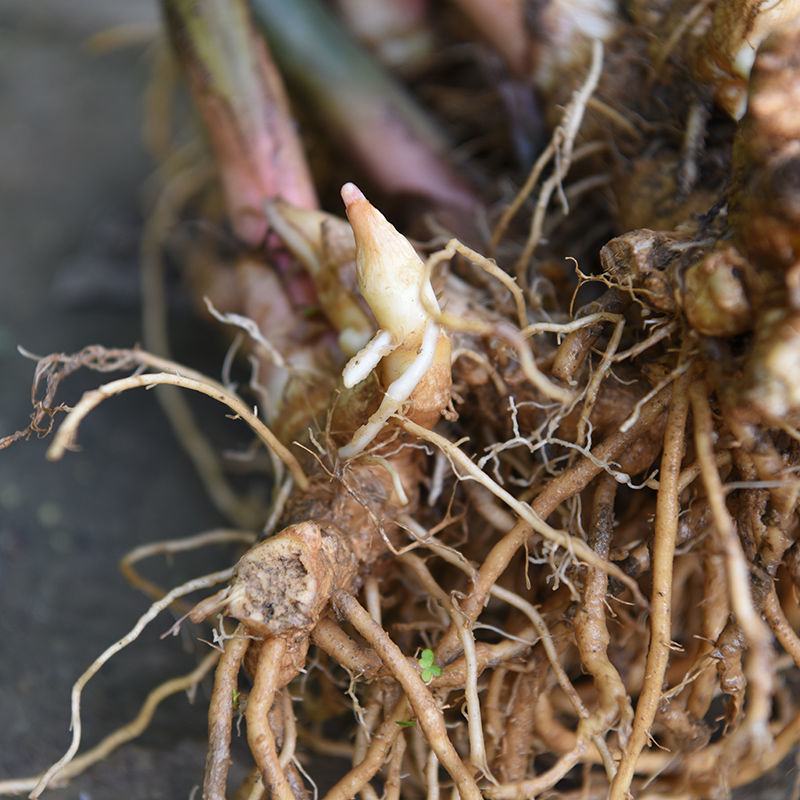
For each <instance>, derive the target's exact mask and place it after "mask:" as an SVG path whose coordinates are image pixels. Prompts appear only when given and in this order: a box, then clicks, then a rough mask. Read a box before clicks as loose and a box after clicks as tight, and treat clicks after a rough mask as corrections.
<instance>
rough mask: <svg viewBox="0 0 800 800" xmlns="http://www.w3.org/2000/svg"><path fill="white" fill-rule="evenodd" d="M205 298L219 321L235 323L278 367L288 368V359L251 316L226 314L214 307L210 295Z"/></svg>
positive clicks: (212, 313) (210, 311) (211, 311)
mask: <svg viewBox="0 0 800 800" xmlns="http://www.w3.org/2000/svg"><path fill="white" fill-rule="evenodd" d="M203 300H204V301H205V304H206V308H207V309H208V313H209V314H211V316H212V317H214V319H215V320H217V322H221V323H222V324H223V325H233V327H235V328H239V329H240V330H243V331H244V332H245V333H246V334H247V335H248V336H249V337H250V338H251V339H252V340H253V341H254V342H255V343H256V344H257V345H258V346H259V347H261V348H262V349H263V350H264V352H265V353H266V354H267V355H268V356H269V358H270V360H271V361H272V363H273V364H274V365H275V366H276V367H282V368H283V369H287V366H288V365H287V364H286V359H285V358H284V357H283V356H282V355H281V354H280V353H279V352H278V351H277V349H276V348H275V345H273V344H272V342H270V341H269V339H267V338H266V336H264V334H263V333H261V329H260V328H259V327H258V325H256V323H255V321H254V320H252V319H250V317H245V316H242V315H241V314H234V313H228V314H224V313H223V312H222V311H218V310H217V309H216V308H215V307H214V304H213V303H212V302H211V300H210V299H209V298H208V297H204V298H203Z"/></svg>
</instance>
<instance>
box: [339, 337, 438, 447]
mask: <svg viewBox="0 0 800 800" xmlns="http://www.w3.org/2000/svg"><path fill="white" fill-rule="evenodd" d="M438 341H439V326H438V325H437V324H436V323H435V322H428V324H427V325H426V326H425V335H424V336H423V337H422V346H421V347H420V349H419V353H418V354H417V357H416V358H415V359H414V360H413V361H412V362H411V364H410V366H409V367H408V369H407V370H406V371H405V372H404V373H403V374H402V375H401V376H400V377H399V378H398V379H397V380H396V381H394V382H393V383H391V384H390V386H389V388H388V389H387V390H386V394H385V396H384V398H383V401H382V402H381V404H380V406H379V407H378V409H377V411H375V412H374V413H373V414H372V416H371V417H370V418H369V420H367V422H366V423H365V424H364V425H362V426H361V427H360V428H359V429H358V430H357V431H356V432H355V433H354V434H353V438H352V439H351V440H350V443H349V444H347V445H345V446H344V447H341V448H339V456H340V457H341V458H352V457H353V456H356V455H358V454H359V453H362V452H363V451H364V449H365V448H366V447H368V446H369V444H370V443H371V442H372V441H373V440H374V439H375V437H376V436H377V435H378V434H379V433H380V432H381V431H382V430H383V426H384V425H385V424H386V423H387V422H388V420H389V417H391V416H392V415H393V414H396V413H397V412H398V411H399V410H400V406H402V404H403V403H404V402H405V401H406V400H408V398H409V397H410V396H411V393H412V392H413V391H414V389H416V388H417V385H418V384H419V382H420V381H421V380H422V378H423V377H424V376H425V373H426V372H427V371H428V370H429V369H430V366H431V364H432V363H433V357H434V355H435V353H436V345H437V343H438Z"/></svg>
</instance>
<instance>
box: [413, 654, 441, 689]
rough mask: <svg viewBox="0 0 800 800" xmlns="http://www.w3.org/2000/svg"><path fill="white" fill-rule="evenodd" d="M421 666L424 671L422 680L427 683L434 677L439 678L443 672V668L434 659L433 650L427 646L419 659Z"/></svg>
mask: <svg viewBox="0 0 800 800" xmlns="http://www.w3.org/2000/svg"><path fill="white" fill-rule="evenodd" d="M417 663H418V664H419V668H420V670H421V671H422V680H423V681H425V683H430V682H431V681H432V680H433V679H434V678H438V677H439V676H440V675H441V674H442V668H441V667H440V666H439V665H438V664H437V663H436V661H434V657H433V650H431V649H430V648H429V647H426V648H425V649H424V650H423V651H422V652H421V653H420V654H419V658H418V659H417Z"/></svg>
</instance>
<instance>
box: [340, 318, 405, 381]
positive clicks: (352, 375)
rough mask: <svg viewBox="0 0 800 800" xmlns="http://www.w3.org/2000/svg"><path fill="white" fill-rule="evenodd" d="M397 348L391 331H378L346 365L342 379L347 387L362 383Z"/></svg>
mask: <svg viewBox="0 0 800 800" xmlns="http://www.w3.org/2000/svg"><path fill="white" fill-rule="evenodd" d="M396 349H397V343H396V342H395V341H394V339H393V338H392V334H391V333H389V331H384V330H380V331H378V332H377V333H376V334H375V335H374V336H373V337H372V338H371V339H370V340H369V341H368V342H367V344H366V345H365V346H364V347H363V348H362V349H361V350H360V351H359V352H358V353H356V354H355V355H354V356H353V357H352V358H351V359H350V360H349V361H348V362H347V364H346V365H345V368H344V370H343V371H342V381H343V382H344V385H345V387H346V388H348V389H350V388H352V387H353V386H355V385H356V384H358V383H361V381H363V380H364V379H365V378H366V377H367V376H368V375H369V374H370V372H372V370H373V369H375V367H377V366H378V362H380V360H381V359H382V358H383V357H384V356H388V355H389V353H391V352H393V351H394V350H396Z"/></svg>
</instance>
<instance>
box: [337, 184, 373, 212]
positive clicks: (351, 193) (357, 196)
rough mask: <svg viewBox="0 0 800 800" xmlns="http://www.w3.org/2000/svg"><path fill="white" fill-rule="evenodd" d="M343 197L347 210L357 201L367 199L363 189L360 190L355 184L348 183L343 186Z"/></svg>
mask: <svg viewBox="0 0 800 800" xmlns="http://www.w3.org/2000/svg"><path fill="white" fill-rule="evenodd" d="M341 195H342V201H343V202H344V206H345V208H347V207H348V206H351V205H352V204H353V203H355V202H356V201H357V200H366V199H367V198H366V197H364V192H362V191H361V189H359V188H358V186H356V185H355V184H354V183H346V184H345V185H344V186H342V190H341Z"/></svg>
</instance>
